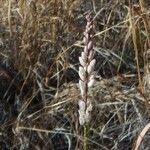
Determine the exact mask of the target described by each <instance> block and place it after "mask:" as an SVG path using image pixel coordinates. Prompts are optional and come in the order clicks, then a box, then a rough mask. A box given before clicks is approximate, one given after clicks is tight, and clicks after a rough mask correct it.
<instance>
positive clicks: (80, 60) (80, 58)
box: [79, 57, 86, 67]
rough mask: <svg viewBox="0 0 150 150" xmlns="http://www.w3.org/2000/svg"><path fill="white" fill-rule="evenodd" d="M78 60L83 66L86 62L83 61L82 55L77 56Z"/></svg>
mask: <svg viewBox="0 0 150 150" xmlns="http://www.w3.org/2000/svg"><path fill="white" fill-rule="evenodd" d="M79 62H80V64H81V66H83V67H84V66H85V65H86V63H85V62H84V61H83V59H82V57H79Z"/></svg>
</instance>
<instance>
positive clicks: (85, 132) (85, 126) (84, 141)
mask: <svg viewBox="0 0 150 150" xmlns="http://www.w3.org/2000/svg"><path fill="white" fill-rule="evenodd" d="M83 134H84V139H83V149H84V150H87V125H86V124H85V125H84V133H83Z"/></svg>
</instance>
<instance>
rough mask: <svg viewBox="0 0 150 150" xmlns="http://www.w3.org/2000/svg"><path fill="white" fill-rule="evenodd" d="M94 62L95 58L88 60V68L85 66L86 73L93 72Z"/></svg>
mask: <svg viewBox="0 0 150 150" xmlns="http://www.w3.org/2000/svg"><path fill="white" fill-rule="evenodd" d="M95 62H96V60H95V59H93V60H92V61H91V62H90V64H89V66H88V68H87V72H88V74H91V73H92V72H93V70H94V66H95Z"/></svg>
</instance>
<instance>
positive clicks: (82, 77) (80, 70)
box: [79, 66, 85, 81]
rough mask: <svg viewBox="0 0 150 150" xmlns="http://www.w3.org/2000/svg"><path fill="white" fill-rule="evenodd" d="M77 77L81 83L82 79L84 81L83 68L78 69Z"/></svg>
mask: <svg viewBox="0 0 150 150" xmlns="http://www.w3.org/2000/svg"><path fill="white" fill-rule="evenodd" d="M79 77H80V79H81V80H82V81H84V79H85V70H84V68H83V67H81V66H80V67H79Z"/></svg>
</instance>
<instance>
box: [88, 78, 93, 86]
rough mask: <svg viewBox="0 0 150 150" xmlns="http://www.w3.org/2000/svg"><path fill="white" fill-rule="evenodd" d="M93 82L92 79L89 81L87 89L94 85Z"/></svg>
mask: <svg viewBox="0 0 150 150" xmlns="http://www.w3.org/2000/svg"><path fill="white" fill-rule="evenodd" d="M94 82H95V80H94V79H91V80H89V83H88V87H89V88H90V87H92V86H93V84H94Z"/></svg>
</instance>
